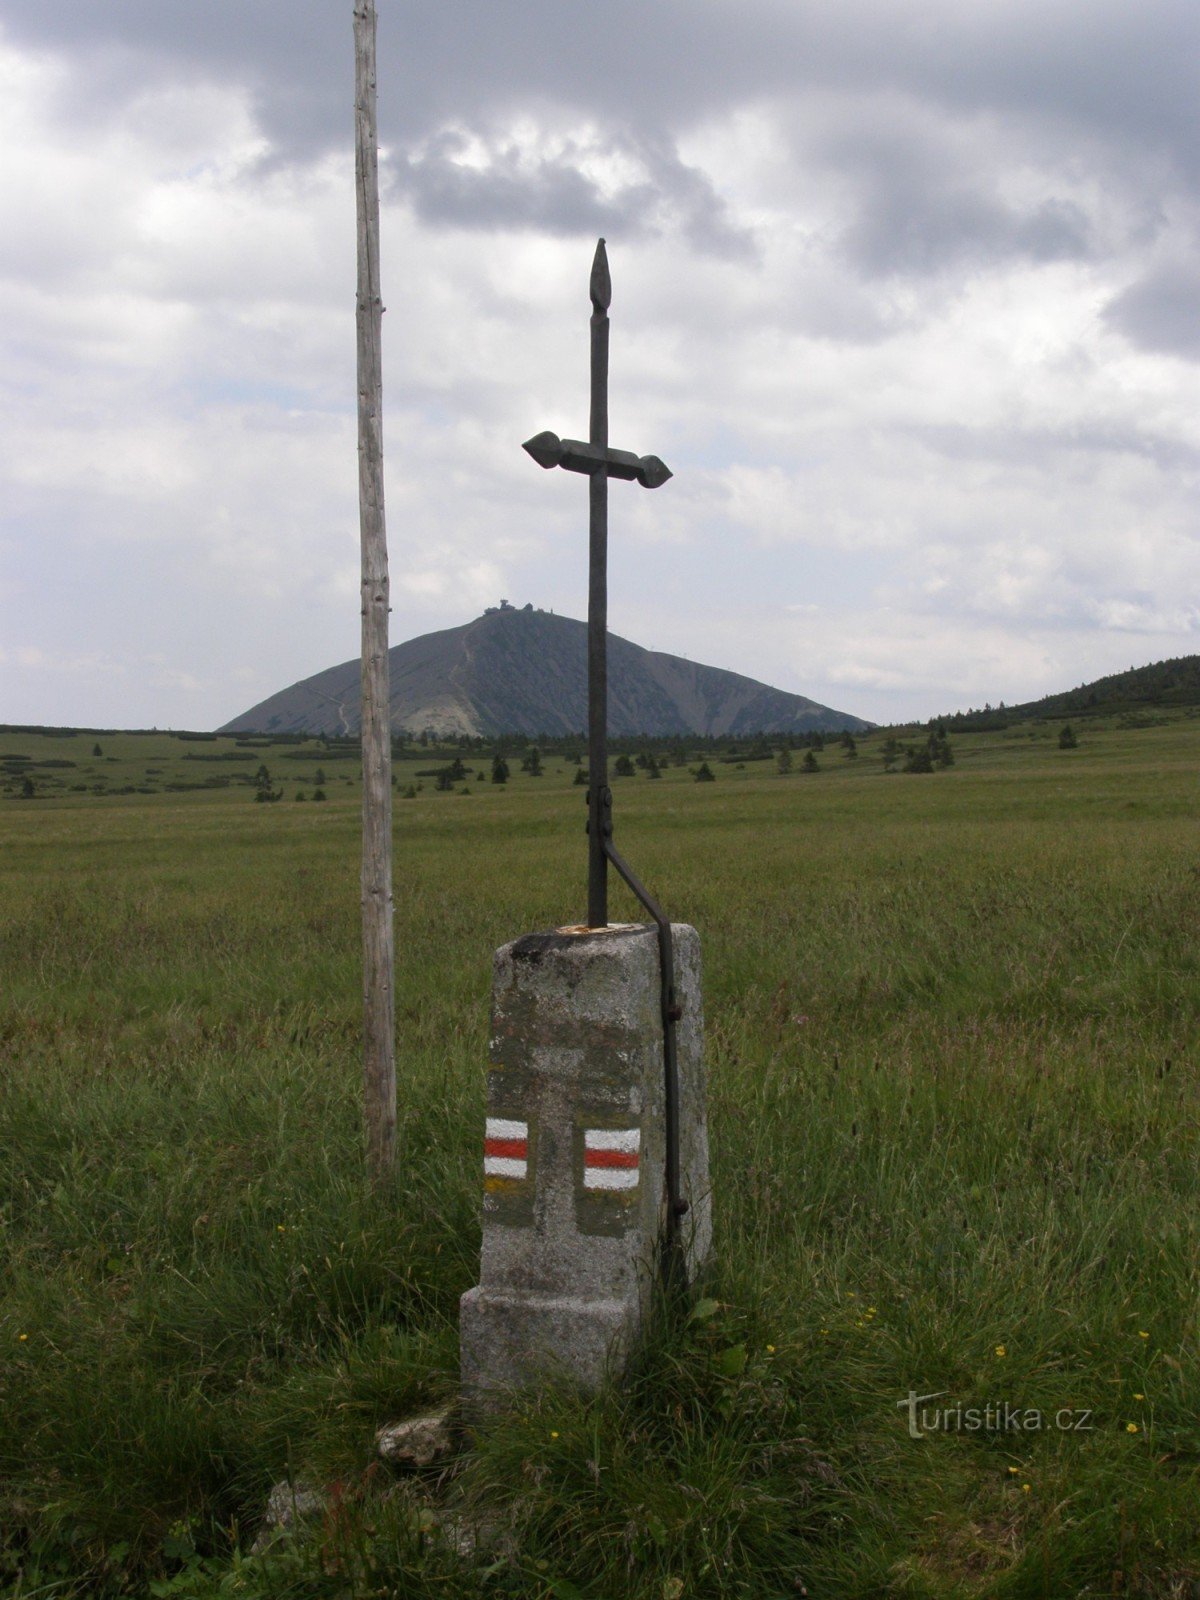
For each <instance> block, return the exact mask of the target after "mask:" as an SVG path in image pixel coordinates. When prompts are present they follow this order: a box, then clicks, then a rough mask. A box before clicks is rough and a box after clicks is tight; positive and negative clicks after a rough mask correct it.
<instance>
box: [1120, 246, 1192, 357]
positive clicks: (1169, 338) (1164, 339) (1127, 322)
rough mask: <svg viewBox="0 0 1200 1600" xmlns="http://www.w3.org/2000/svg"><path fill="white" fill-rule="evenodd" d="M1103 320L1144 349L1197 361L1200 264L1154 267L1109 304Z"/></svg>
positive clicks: (1175, 264) (1180, 263)
mask: <svg viewBox="0 0 1200 1600" xmlns="http://www.w3.org/2000/svg"><path fill="white" fill-rule="evenodd" d="M1104 317H1105V321H1106V322H1108V324H1109V325H1110V327H1113V328H1115V329H1116V330H1117V332H1118V333H1123V334H1124V335H1125V337H1126V338H1127V339H1130V340H1132V342H1133V343H1134V344H1136V345H1139V346H1140V347H1141V348H1142V349H1143V350H1154V351H1160V352H1163V353H1165V354H1167V355H1178V356H1185V357H1187V358H1188V359H1189V360H1192V361H1198V360H1200V265H1198V264H1197V263H1196V262H1195V261H1176V262H1171V263H1169V264H1166V265H1163V266H1160V267H1157V268H1155V270H1154V271H1152V272H1149V273H1147V275H1146V276H1145V277H1144V278H1141V279H1139V281H1138V282H1137V283H1134V284H1131V285H1130V287H1129V288H1128V289H1126V290H1125V291H1124V293H1122V294H1119V295H1117V297H1116V299H1114V300H1112V301H1110V303H1109V305H1108V306H1107V308H1106V309H1105V313H1104Z"/></svg>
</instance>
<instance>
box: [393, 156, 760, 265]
mask: <svg viewBox="0 0 1200 1600" xmlns="http://www.w3.org/2000/svg"><path fill="white" fill-rule="evenodd" d="M476 138H479V136H478V135H477V136H476ZM471 142H472V141H471V139H469V137H468V135H467V134H466V133H465V132H464V131H462V130H461V129H457V128H454V129H444V130H443V131H441V132H440V133H438V134H436V135H435V136H434V137H433V138H432V139H429V140H426V141H424V142H423V143H422V145H421V146H420V147H419V148H418V149H417V150H416V151H414V152H413V153H411V154H408V155H399V156H397V157H395V158H394V159H393V160H392V162H391V163H390V167H389V174H388V175H389V178H390V180H391V187H392V188H393V189H394V190H396V191H399V192H400V193H402V194H404V195H405V196H406V197H407V198H408V199H409V200H410V201H411V203H412V205H413V207H414V209H415V210H416V212H417V214H418V215H419V216H420V217H422V218H423V219H424V220H425V221H428V222H432V223H435V224H436V223H450V224H451V225H453V226H455V227H460V228H475V229H484V230H487V229H492V228H534V229H539V230H545V231H547V232H550V233H555V234H575V233H608V232H612V233H620V234H623V235H624V236H625V237H627V238H629V237H636V236H638V235H642V234H655V233H660V232H662V231H663V230H664V229H665V228H666V227H668V226H671V227H675V228H677V229H679V230H680V231H681V232H682V233H683V235H684V236H685V237H686V238H687V240H688V241H689V243H691V244H692V245H693V246H694V247H696V248H697V249H699V250H702V251H704V252H706V253H708V254H712V255H717V256H726V257H729V256H734V257H746V256H749V255H752V254H753V250H754V245H753V240H752V239H751V237H750V235H749V234H747V233H746V232H745V231H744V230H742V229H738V228H736V227H735V226H734V225H733V224H732V223H731V221H730V219H729V217H728V214H727V212H726V208H725V205H724V202H723V201H722V200H721V198H720V197H719V196H718V195H717V193H716V191H715V190H714V188H713V186H712V184H711V183H710V182H709V180H708V179H707V178H706V177H705V175H704V174H703V173H701V172H698V171H697V170H696V169H695V168H693V167H689V166H687V165H686V164H685V163H684V162H682V161H681V160H680V159H679V156H678V154H677V153H676V152H675V150H674V149H673V147H671V146H670V145H669V143H668V142H667V141H665V140H649V139H637V138H635V137H631V136H627V137H620V136H617V137H614V138H611V139H609V140H607V141H606V146H605V148H606V150H608V151H610V152H620V153H622V154H625V155H628V156H629V157H631V158H632V160H633V164H635V165H636V166H637V167H639V168H640V169H641V170H642V171H643V172H644V173H645V178H644V180H643V181H641V182H633V183H628V184H626V185H625V186H624V187H622V188H620V189H618V190H617V191H616V192H615V193H614V194H611V195H605V194H603V193H602V192H601V190H600V189H599V187H598V186H597V184H596V183H595V182H593V180H592V179H591V178H589V177H588V176H587V175H586V173H585V172H583V171H582V170H581V169H580V166H579V165H577V164H575V163H574V162H573V161H572V159H571V157H572V154H574V155H575V156H576V157H578V156H579V155H581V154H582V152H580V151H578V150H575V151H574V152H572V150H571V149H570V148H568V149H567V150H566V151H565V152H564V153H563V154H560V155H557V156H555V157H554V158H553V159H539V160H536V161H532V162H531V161H530V160H529V159H527V158H526V157H525V156H524V155H523V153H522V152H521V151H520V150H519V149H518V148H517V147H516V146H515V145H514V143H513V142H512V141H511V140H508V139H505V138H503V137H495V136H493V137H491V138H483V139H482V141H481V142H482V143H483V144H484V145H485V147H486V149H487V159H486V162H485V164H483V165H478V164H465V163H464V162H463V161H462V160H461V159H459V158H461V157H462V156H463V155H464V154H465V153H466V151H467V149H468V146H469V144H470V143H471Z"/></svg>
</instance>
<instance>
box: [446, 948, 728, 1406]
mask: <svg viewBox="0 0 1200 1600" xmlns="http://www.w3.org/2000/svg"><path fill="white" fill-rule="evenodd" d="M672 935H673V939H674V945H675V987H676V998H677V1000H678V1002H679V1003H680V1005H681V1006H682V1012H683V1014H682V1017H681V1020H680V1022H679V1023H678V1025H677V1028H676V1036H677V1049H678V1063H679V1083H680V1172H681V1188H682V1193H683V1195H684V1197H685V1198H686V1199H687V1200H688V1202H689V1206H690V1209H689V1211H688V1213H687V1215H686V1216H685V1217H684V1218H683V1221H682V1225H681V1233H682V1241H683V1253H684V1259H685V1264H686V1269H687V1272H688V1274H689V1276H690V1277H694V1276H695V1274H696V1273H697V1272H698V1271H699V1270H700V1269H701V1267H702V1266H703V1265H704V1263H705V1261H706V1260H707V1258H708V1254H709V1250H710V1246H711V1237H712V1212H711V1200H710V1196H709V1190H708V1135H707V1124H706V1119H705V1093H704V1064H703V1054H702V1049H703V1036H704V1020H703V1011H702V1005H701V995H700V940H699V937H698V936H697V934H696V931H695V929H694V928H689V927H687V926H686V925H683V924H679V925H677V926H674V927H673V929H672ZM664 1083H665V1079H664V1064H663V1029H662V1012H661V1003H660V977H659V956H658V939H657V934H656V931H655V929H654V928H653V927H643V926H641V925H626V926H617V927H610V928H607V929H601V930H590V929H585V930H563V929H560V930H558V931H556V932H551V933H541V934H529V935H526V937H524V938H522V939H517V940H516V941H514V943H512V944H508V945H505V946H504V947H503V948H502V949H501V950H498V951H497V952H496V960H495V977H494V984H493V991H492V1046H491V1061H490V1066H489V1072H488V1109H487V1129H486V1134H485V1142H484V1198H483V1252H482V1263H481V1270H480V1283H479V1286H478V1287H477V1288H475V1289H472V1290H470V1291H469V1292H468V1293H467V1294H466V1295H464V1296H463V1299H462V1303H461V1349H462V1381H463V1388H464V1393H465V1396H466V1398H467V1400H468V1402H470V1401H471V1400H472V1399H473V1398H474V1399H475V1400H478V1401H482V1402H484V1403H486V1402H487V1401H488V1400H489V1399H494V1398H495V1397H497V1396H498V1395H499V1394H500V1393H502V1392H503V1391H504V1390H508V1389H513V1388H518V1387H521V1386H523V1385H526V1384H529V1383H531V1382H535V1381H537V1380H539V1379H543V1378H547V1377H550V1376H560V1377H566V1378H569V1379H573V1380H575V1381H577V1382H578V1383H580V1384H582V1385H583V1386H584V1387H586V1388H595V1387H596V1386H597V1385H598V1384H599V1383H600V1382H601V1381H602V1379H603V1377H604V1375H605V1373H606V1371H610V1370H619V1368H620V1367H621V1365H623V1363H624V1360H625V1358H626V1357H627V1355H628V1354H629V1352H630V1350H631V1348H632V1346H633V1344H634V1342H635V1341H636V1338H637V1335H638V1332H639V1330H640V1328H641V1326H642V1323H643V1321H644V1319H645V1316H646V1313H647V1311H648V1309H649V1304H650V1299H651V1296H652V1294H653V1290H654V1285H655V1281H656V1276H657V1274H658V1271H659V1268H660V1263H661V1250H662V1242H663V1240H664V1238H665V1236H666V1221H667V1218H666V1193H665V1173H666V1160H665V1152H666V1145H665V1117H664V1100H665V1088H664Z"/></svg>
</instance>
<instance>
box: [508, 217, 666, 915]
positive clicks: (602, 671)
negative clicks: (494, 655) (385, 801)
mask: <svg viewBox="0 0 1200 1600" xmlns="http://www.w3.org/2000/svg"><path fill="white" fill-rule="evenodd" d="M590 288H591V298H592V320H591V330H592V413H591V427H590V431H589V438H588V441H587V443H586V444H585V443H584V442H583V440H581V439H560V438H559V437H558V435H557V434H556V433H539V434H536V435H535V436H534V437H533V438H532V439H527V440H526V442H525V444H524V446H523V448H524V449H525V450H527V451H528V452H529V454H530V455H531V456H532V457H533V459H534V460H535V461H536V462H537V464H538V465H539V466H540V467H565V468H566V469H567V471H568V472H583V473H586V474H587V476H588V478H589V480H590V483H589V503H590V513H591V514H590V518H589V523H588V529H589V539H588V551H589V563H588V926H589V927H590V928H606V927H607V926H608V861H609V854H610V850H611V846H609V845H608V841H609V840H610V839H611V837H612V790H611V789H610V788H609V787H608V480H609V479H610V478H624V479H625V480H626V481H629V482H632V481H633V480H634V479H636V480H637V481H638V483H640V484H641V485H642V487H643V489H657V488H658V487H659V485H660V484H664V483H666V481H667V479H668V478H669V477H670V476H671V473H670V471H669V469H668V468H667V467H666V466H664V464H663V463H662V462H661V461H660V460H659V459H658V457H657V456H635V455H633V454H632V453H631V452H630V451H628V450H612V449H610V448H609V444H608V308H609V305H610V304H611V302H612V280H611V279H610V277H609V275H608V256H607V254H606V253H605V249H604V240H603V239H601V240H600V242H599V243H598V244H597V246H596V254H595V257H594V259H593V261H592V278H591V285H590Z"/></svg>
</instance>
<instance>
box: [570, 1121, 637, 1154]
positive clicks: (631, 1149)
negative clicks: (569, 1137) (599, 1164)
mask: <svg viewBox="0 0 1200 1600" xmlns="http://www.w3.org/2000/svg"><path fill="white" fill-rule="evenodd" d="M583 1142H584V1145H585V1146H586V1148H587V1149H589V1150H619V1151H620V1152H621V1154H622V1155H626V1156H635V1155H637V1153H638V1148H639V1146H640V1145H641V1142H642V1130H641V1129H640V1128H587V1129H585V1131H584V1135H583Z"/></svg>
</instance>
